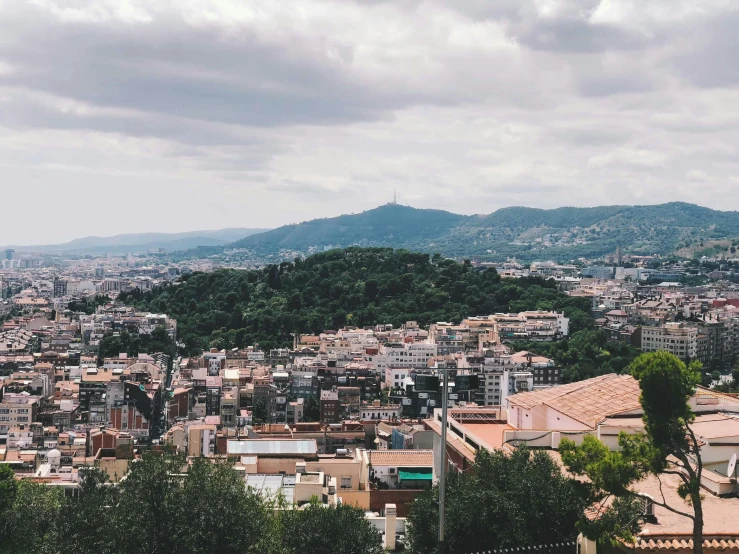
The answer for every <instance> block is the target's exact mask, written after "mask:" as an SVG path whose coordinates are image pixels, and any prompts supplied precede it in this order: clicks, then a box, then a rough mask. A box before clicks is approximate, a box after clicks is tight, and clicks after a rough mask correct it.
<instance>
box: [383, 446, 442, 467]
mask: <svg viewBox="0 0 739 554" xmlns="http://www.w3.org/2000/svg"><path fill="white" fill-rule="evenodd" d="M370 459H371V460H372V465H373V466H388V467H432V466H433V465H434V451H433V450H373V451H372V454H371V456H370Z"/></svg>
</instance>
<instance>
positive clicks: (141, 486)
mask: <svg viewBox="0 0 739 554" xmlns="http://www.w3.org/2000/svg"><path fill="white" fill-rule="evenodd" d="M184 467H185V459H184V457H179V456H174V455H170V454H161V453H157V452H149V453H145V454H144V455H143V456H142V458H141V459H140V460H137V461H136V462H134V463H132V464H131V466H130V468H129V471H128V473H127V474H126V478H125V479H124V480H122V481H121V482H120V483H119V484H118V490H119V498H118V504H117V506H116V509H115V510H113V514H112V515H111V517H112V518H113V523H112V525H113V527H112V528H113V530H114V532H113V533H112V535H111V537H110V540H112V541H114V542H115V544H116V545H117V548H118V551H119V552H128V553H130V554H166V553H170V552H178V551H179V550H180V546H181V545H180V542H179V540H178V530H179V523H178V522H179V520H180V518H181V517H182V511H183V510H184V509H185V508H186V506H185V505H184V503H183V487H182V483H181V478H180V477H179V475H180V474H181V473H182V471H183V469H184Z"/></svg>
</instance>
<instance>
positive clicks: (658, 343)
mask: <svg viewBox="0 0 739 554" xmlns="http://www.w3.org/2000/svg"><path fill="white" fill-rule="evenodd" d="M641 349H642V351H644V352H657V351H665V352H669V353H670V354H674V355H675V356H677V357H678V358H680V359H682V360H692V359H695V358H697V357H698V329H697V328H695V327H689V326H687V325H686V324H685V323H682V322H671V323H666V324H664V325H660V326H658V327H642V332H641Z"/></svg>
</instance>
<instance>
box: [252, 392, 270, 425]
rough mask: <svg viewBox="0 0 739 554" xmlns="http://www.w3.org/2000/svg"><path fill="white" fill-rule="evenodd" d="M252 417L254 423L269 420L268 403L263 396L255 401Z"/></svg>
mask: <svg viewBox="0 0 739 554" xmlns="http://www.w3.org/2000/svg"><path fill="white" fill-rule="evenodd" d="M252 419H253V420H254V423H266V421H267V405H266V404H265V403H264V400H262V399H261V398H260V399H259V400H257V401H256V402H255V403H254V409H253V412H252Z"/></svg>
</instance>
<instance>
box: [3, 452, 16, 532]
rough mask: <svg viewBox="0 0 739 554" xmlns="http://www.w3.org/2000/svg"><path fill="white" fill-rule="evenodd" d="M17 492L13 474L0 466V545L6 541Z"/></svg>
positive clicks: (4, 466) (4, 465)
mask: <svg viewBox="0 0 739 554" xmlns="http://www.w3.org/2000/svg"><path fill="white" fill-rule="evenodd" d="M17 490H18V482H17V481H16V480H15V473H14V472H13V470H12V469H11V468H10V466H8V465H6V464H0V545H1V544H4V543H5V542H6V540H7V535H6V533H7V532H8V531H7V525H8V520H9V518H10V515H11V509H12V507H13V502H14V501H15V495H16V492H17Z"/></svg>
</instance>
